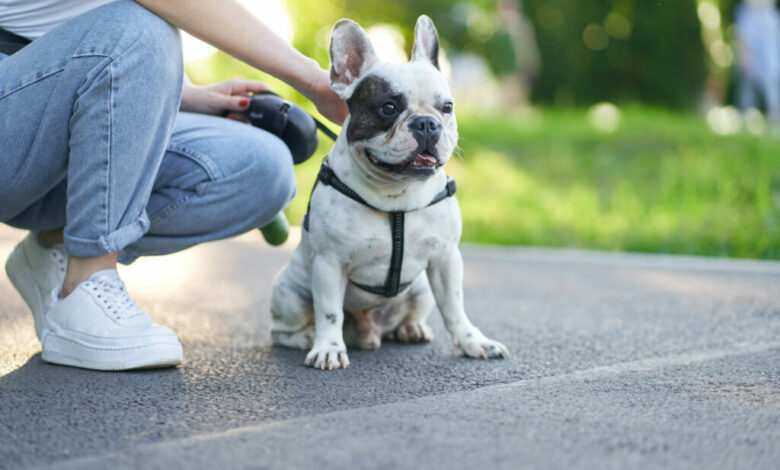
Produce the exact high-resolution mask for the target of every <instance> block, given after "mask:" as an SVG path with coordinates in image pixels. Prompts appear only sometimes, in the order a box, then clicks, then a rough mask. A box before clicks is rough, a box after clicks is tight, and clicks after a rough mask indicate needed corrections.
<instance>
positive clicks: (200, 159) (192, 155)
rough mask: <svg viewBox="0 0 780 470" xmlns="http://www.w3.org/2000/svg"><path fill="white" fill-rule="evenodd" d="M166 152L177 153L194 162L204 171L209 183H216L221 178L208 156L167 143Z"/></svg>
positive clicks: (185, 147) (182, 146) (179, 145)
mask: <svg viewBox="0 0 780 470" xmlns="http://www.w3.org/2000/svg"><path fill="white" fill-rule="evenodd" d="M167 151H169V152H174V153H178V154H179V155H181V156H183V157H186V158H189V159H191V160H194V161H195V162H196V163H197V164H198V165H200V166H201V167H202V168H203V170H205V171H206V174H207V175H208V177H209V179H210V180H211V181H217V180H219V179H221V178H222V174H221V173H220V171H219V168H217V166H216V165H214V163H212V162H211V160H210V159H209V157H208V156H206V155H205V154H203V153H201V152H198V151H197V150H193V149H191V148H189V147H187V146H184V145H181V144H175V143H169V144H168V148H167Z"/></svg>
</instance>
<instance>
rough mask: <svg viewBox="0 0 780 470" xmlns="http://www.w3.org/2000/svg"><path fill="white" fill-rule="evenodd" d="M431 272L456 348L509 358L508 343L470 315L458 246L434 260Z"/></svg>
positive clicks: (468, 352) (440, 305)
mask: <svg viewBox="0 0 780 470" xmlns="http://www.w3.org/2000/svg"><path fill="white" fill-rule="evenodd" d="M427 274H428V281H429V282H430V284H431V290H433V296H434V297H435V298H436V304H437V305H438V306H439V311H440V312H441V315H442V318H443V319H444V326H446V327H447V331H449V332H450V335H452V341H453V344H454V345H455V347H456V348H458V349H459V350H461V351H462V352H463V353H464V354H465V355H467V356H470V357H479V358H482V359H487V358H489V357H495V358H503V357H508V356H509V351H508V350H507V349H506V346H504V345H503V344H501V343H499V342H498V341H493V340H492V339H489V338H487V337H485V335H483V334H482V332H481V331H479V329H478V328H477V327H476V326H474V325H473V324H472V323H471V321H469V319H468V317H467V316H466V311H465V309H464V306H463V259H462V258H461V256H460V250H459V249H458V247H457V246H454V247H453V248H452V249H451V250H450V251H449V252H447V253H445V254H444V255H443V256H442V257H441V258H439V259H435V260H433V261H431V263H430V264H429V265H428V269H427Z"/></svg>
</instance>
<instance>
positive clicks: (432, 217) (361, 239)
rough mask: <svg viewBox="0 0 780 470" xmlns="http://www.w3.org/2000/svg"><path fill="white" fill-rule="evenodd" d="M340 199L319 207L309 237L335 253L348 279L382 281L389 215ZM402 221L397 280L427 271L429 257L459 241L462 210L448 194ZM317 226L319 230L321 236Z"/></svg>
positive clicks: (385, 269)
mask: <svg viewBox="0 0 780 470" xmlns="http://www.w3.org/2000/svg"><path fill="white" fill-rule="evenodd" d="M323 202H325V201H323ZM328 202H336V201H328ZM338 202H341V203H342V204H338V205H337V206H338V209H337V208H336V207H334V206H329V207H328V209H330V210H328V209H325V207H323V209H325V210H323V212H321V213H320V215H321V216H322V217H317V218H318V219H319V220H317V221H316V222H318V223H316V224H313V227H312V232H313V233H312V235H313V237H315V238H317V239H319V240H318V241H315V243H316V244H317V245H319V247H320V249H322V248H323V247H324V246H326V247H327V250H329V251H331V252H332V253H334V252H335V253H337V254H338V257H339V258H340V259H341V260H342V262H343V263H344V264H345V265H346V266H347V271H348V276H349V279H350V280H351V281H353V282H357V283H360V284H365V285H371V286H374V285H376V286H381V285H383V284H384V283H385V280H386V277H387V272H388V269H389V267H390V261H391V256H392V253H393V236H392V233H391V227H392V224H391V218H390V214H388V213H385V212H379V211H376V210H373V209H370V208H368V207H365V206H363V205H360V204H359V203H356V202H354V201H351V200H341V201H338ZM323 205H324V206H326V204H323ZM313 209H314V208H313ZM312 212H314V211H312ZM312 216H313V217H316V216H314V214H312ZM403 219H404V220H403V236H402V237H401V238H402V244H403V248H402V249H403V251H402V253H403V257H402V265H401V282H402V283H405V282H411V281H412V280H414V278H416V277H417V276H418V275H419V274H420V272H422V271H423V270H425V268H426V267H427V266H428V263H429V262H430V260H431V259H434V258H437V257H439V256H441V255H442V254H443V253H444V252H445V251H447V250H449V249H451V248H452V247H453V246H454V245H455V244H457V242H458V239H459V237H460V214H459V211H458V207H457V201H456V200H455V198H448V199H447V200H444V201H442V202H440V203H438V204H435V205H433V206H430V207H426V208H424V209H421V210H417V211H411V212H406V213H405V215H404V218H403ZM312 221H313V222H314V219H313V220H312ZM317 226H320V227H321V228H320V230H322V233H320V234H319V236H318V235H317V234H316V232H317ZM399 248H400V246H397V247H396V249H399Z"/></svg>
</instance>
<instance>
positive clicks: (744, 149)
mask: <svg viewBox="0 0 780 470" xmlns="http://www.w3.org/2000/svg"><path fill="white" fill-rule="evenodd" d="M622 115H623V118H622V121H621V126H620V128H619V129H618V131H617V132H615V133H613V134H602V133H599V132H597V131H596V130H594V129H593V128H592V126H591V125H590V124H589V122H588V120H587V117H586V112H585V111H582V110H552V109H548V110H540V111H526V112H523V113H516V114H501V115H484V116H480V115H474V114H467V115H465V116H459V129H460V135H461V139H460V145H461V147H462V149H463V151H462V156H461V157H454V158H453V160H451V161H450V162H449V163H448V164H447V166H446V167H445V169H446V171H447V172H448V173H449V174H451V175H453V176H454V177H455V178H456V179H457V181H458V199H459V201H460V205H461V209H462V213H463V222H464V233H463V240H464V241H468V242H476V243H492V244H501V245H538V246H565V247H579V248H594V249H605V250H628V251H640V252H653V253H684V254H694V255H712V256H729V257H743V258H765V259H778V258H780V236H779V234H778V232H779V229H780V140H777V139H772V138H769V137H756V136H752V135H749V134H738V135H733V136H718V135H715V134H713V133H712V131H710V130H709V128H708V127H707V125H706V123H704V122H703V120H702V119H701V118H700V117H698V116H691V115H680V114H674V113H670V112H665V111H659V110H648V109H641V108H629V109H624V110H623V114H622ZM329 147H330V143H329V142H328V141H327V140H326V139H325V138H323V139H322V142H321V145H320V149H319V150H318V153H317V154H316V155H315V157H313V158H312V159H311V160H310V161H308V162H307V163H305V164H304V165H300V166H299V167H298V168H297V178H298V187H299V191H298V196H297V197H296V199H295V200H294V201H293V202H292V204H291V205H290V207H289V209H288V211H287V212H288V216H289V218H290V220H291V222H292V223H295V224H297V223H300V220H301V218H302V215H303V213H304V211H305V209H306V202H307V200H308V197H309V191H310V188H311V186H312V183H313V181H314V178H315V175H316V172H317V168H318V166H319V162H320V160H321V158H322V156H323V155H324V153H325V152H326V151H327V149H328V148H329Z"/></svg>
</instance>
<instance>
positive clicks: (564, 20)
mask: <svg viewBox="0 0 780 470" xmlns="http://www.w3.org/2000/svg"><path fill="white" fill-rule="evenodd" d="M734 1H735V0H723V1H722V2H721V3H720V4H721V5H723V8H730V7H728V6H726V4H727V3H729V2H731V3H733V2H734ZM498 3H499V2H498V0H474V1H471V2H453V1H447V0H414V1H411V0H403V1H396V2H388V1H386V0H320V1H318V2H316V3H312V2H307V1H304V0H287V5H288V9H289V11H290V16H291V18H292V21H293V22H294V23H295V24H296V28H295V31H296V32H295V38H294V44H295V46H296V47H298V48H299V49H300V50H301V51H303V52H305V53H307V54H309V55H311V56H312V57H315V58H316V59H317V60H319V61H320V63H321V64H322V65H323V66H327V64H328V62H329V60H328V40H327V38H328V35H329V31H330V28H331V27H332V25H333V23H334V22H335V21H336V20H338V19H339V18H342V17H349V18H352V19H354V20H356V21H358V22H359V23H361V24H362V25H363V26H364V27H369V26H371V25H372V24H376V23H390V24H394V25H396V26H398V28H399V30H400V31H401V32H402V34H403V36H404V37H405V39H406V46H407V49H409V48H411V45H412V37H413V28H414V22H415V20H416V18H417V16H418V15H420V14H422V13H425V14H427V15H429V16H431V18H433V20H434V22H435V23H436V26H437V28H438V29H439V33H440V36H441V41H442V44H443V45H444V47H445V50H448V51H449V52H451V53H472V54H476V55H479V56H481V57H483V58H485V59H486V60H487V62H488V63H489V64H490V67H491V69H492V71H493V72H494V73H495V74H497V75H501V74H507V73H511V72H514V71H516V70H517V68H518V66H519V64H518V57H522V54H518V53H517V51H516V47H517V45H516V44H513V41H512V38H511V34H510V33H509V32H508V31H506V29H505V28H503V27H502V22H501V18H500V16H499V13H498ZM521 4H522V7H523V8H522V9H523V11H524V12H525V14H526V15H527V16H528V17H529V19H530V20H531V22H532V24H533V27H534V29H535V32H536V38H537V42H538V45H539V50H540V53H541V72H540V74H539V77H538V80H537V82H536V84H535V86H534V90H533V95H532V96H533V98H534V99H535V100H537V101H541V102H547V103H557V104H567V105H584V104H590V103H593V102H597V101H604V100H609V101H616V102H626V101H640V102H646V103H650V104H655V105H662V106H668V107H674V108H689V107H692V106H694V105H695V104H696V103H697V101H698V100H699V97H700V96H701V92H702V88H703V85H704V81H705V78H706V75H707V66H706V56H705V50H704V47H703V45H702V38H701V25H700V22H699V19H698V17H697V13H696V5H697V3H696V0H654V1H648V0H582V1H576V2H575V1H571V0H522V2H521Z"/></svg>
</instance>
